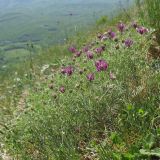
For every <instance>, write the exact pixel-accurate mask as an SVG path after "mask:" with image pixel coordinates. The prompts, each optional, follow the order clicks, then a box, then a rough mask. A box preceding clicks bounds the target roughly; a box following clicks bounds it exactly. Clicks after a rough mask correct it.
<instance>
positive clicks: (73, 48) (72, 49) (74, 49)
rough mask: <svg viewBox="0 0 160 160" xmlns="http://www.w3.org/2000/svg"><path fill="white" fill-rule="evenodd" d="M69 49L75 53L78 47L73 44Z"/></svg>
mask: <svg viewBox="0 0 160 160" xmlns="http://www.w3.org/2000/svg"><path fill="white" fill-rule="evenodd" d="M68 50H69V51H70V52H71V53H75V52H76V51H77V50H76V47H74V46H71V47H69V48H68Z"/></svg>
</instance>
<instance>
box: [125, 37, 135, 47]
mask: <svg viewBox="0 0 160 160" xmlns="http://www.w3.org/2000/svg"><path fill="white" fill-rule="evenodd" d="M124 44H125V46H126V47H131V46H132V44H133V40H132V39H126V40H125V41H124Z"/></svg>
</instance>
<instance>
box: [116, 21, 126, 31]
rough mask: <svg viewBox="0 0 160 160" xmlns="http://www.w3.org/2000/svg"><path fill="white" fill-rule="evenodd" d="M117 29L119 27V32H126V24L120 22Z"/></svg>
mask: <svg viewBox="0 0 160 160" xmlns="http://www.w3.org/2000/svg"><path fill="white" fill-rule="evenodd" d="M117 27H118V30H119V31H120V32H124V31H125V29H126V26H125V24H124V23H122V22H120V23H119V24H118V26H117Z"/></svg>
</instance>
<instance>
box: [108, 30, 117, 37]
mask: <svg viewBox="0 0 160 160" xmlns="http://www.w3.org/2000/svg"><path fill="white" fill-rule="evenodd" d="M108 37H109V38H110V39H114V38H115V37H116V33H115V32H113V31H112V30H111V29H110V30H109V31H108Z"/></svg>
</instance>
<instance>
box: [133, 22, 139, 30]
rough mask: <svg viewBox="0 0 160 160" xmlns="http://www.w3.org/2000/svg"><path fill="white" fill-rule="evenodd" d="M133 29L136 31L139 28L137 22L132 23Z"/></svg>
mask: <svg viewBox="0 0 160 160" xmlns="http://www.w3.org/2000/svg"><path fill="white" fill-rule="evenodd" d="M132 27H133V28H135V29H136V28H137V27H138V24H137V22H135V21H133V22H132Z"/></svg>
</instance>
